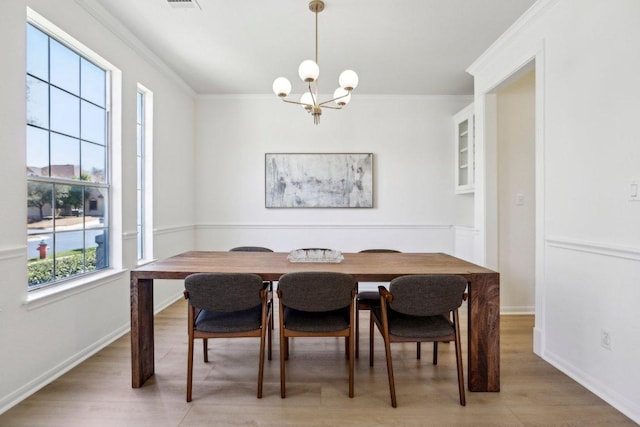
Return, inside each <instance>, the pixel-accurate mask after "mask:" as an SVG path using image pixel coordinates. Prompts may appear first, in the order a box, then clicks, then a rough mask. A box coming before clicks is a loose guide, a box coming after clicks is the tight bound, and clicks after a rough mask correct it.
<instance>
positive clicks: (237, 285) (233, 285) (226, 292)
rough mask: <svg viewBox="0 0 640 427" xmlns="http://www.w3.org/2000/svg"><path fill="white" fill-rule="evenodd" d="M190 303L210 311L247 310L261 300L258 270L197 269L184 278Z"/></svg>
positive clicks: (260, 280) (261, 287) (260, 281)
mask: <svg viewBox="0 0 640 427" xmlns="http://www.w3.org/2000/svg"><path fill="white" fill-rule="evenodd" d="M184 287H185V289H186V290H187V292H188V293H189V295H188V298H189V304H191V305H192V306H194V307H198V308H203V309H205V310H209V311H218V312H232V311H240V310H247V309H249V308H252V307H255V306H257V305H260V304H261V303H262V299H261V297H260V291H261V290H262V289H263V288H264V285H263V283H262V278H261V277H260V276H258V275H257V274H244V273H197V274H191V275H189V276H187V278H186V279H184Z"/></svg>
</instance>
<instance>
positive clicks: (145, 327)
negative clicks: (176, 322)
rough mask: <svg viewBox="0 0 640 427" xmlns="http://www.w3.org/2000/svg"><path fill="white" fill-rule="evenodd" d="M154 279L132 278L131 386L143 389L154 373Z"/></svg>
mask: <svg viewBox="0 0 640 427" xmlns="http://www.w3.org/2000/svg"><path fill="white" fill-rule="evenodd" d="M153 353H154V351H153V279H137V278H131V386H132V387H133V388H139V387H142V385H143V384H144V382H145V381H146V380H147V379H149V377H151V376H152V375H153V372H154V354H153Z"/></svg>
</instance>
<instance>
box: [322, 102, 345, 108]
mask: <svg viewBox="0 0 640 427" xmlns="http://www.w3.org/2000/svg"><path fill="white" fill-rule="evenodd" d="M327 102H329V101H327ZM323 104H325V103H324V102H323V103H322V104H320V108H330V109H332V110H342V105H340V106H339V107H334V106H332V105H323Z"/></svg>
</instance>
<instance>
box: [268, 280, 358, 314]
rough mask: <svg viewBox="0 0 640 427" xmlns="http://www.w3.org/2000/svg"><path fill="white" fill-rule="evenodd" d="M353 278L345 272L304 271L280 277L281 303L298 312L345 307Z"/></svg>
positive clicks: (351, 289) (353, 287) (351, 290)
mask: <svg viewBox="0 0 640 427" xmlns="http://www.w3.org/2000/svg"><path fill="white" fill-rule="evenodd" d="M355 289H356V281H355V280H354V279H353V277H352V276H350V275H348V274H344V273H334V272H319V271H305V272H294V273H287V274H284V275H283V276H281V277H280V280H279V281H278V290H279V291H280V302H281V303H282V304H284V306H285V307H289V308H293V309H295V310H301V311H313V312H321V311H332V310H338V309H340V308H344V307H348V306H349V304H351V302H352V300H353V295H352V292H353V291H354V290H355Z"/></svg>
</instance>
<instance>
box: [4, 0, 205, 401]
mask: <svg viewBox="0 0 640 427" xmlns="http://www.w3.org/2000/svg"><path fill="white" fill-rule="evenodd" d="M89 3H90V2H89ZM27 6H29V7H31V8H32V9H34V10H35V11H36V12H38V13H39V14H40V15H42V16H44V17H45V18H46V19H48V20H49V21H51V22H52V23H53V24H55V25H56V26H57V27H59V28H60V29H62V30H63V31H65V32H66V33H68V34H69V35H70V36H72V37H74V38H75V39H77V40H79V41H80V42H82V43H83V44H84V45H85V46H87V47H88V48H90V49H91V50H93V51H94V52H96V53H97V54H98V55H100V56H101V57H103V58H104V59H105V60H106V61H108V62H110V63H111V64H113V65H114V66H115V67H117V68H119V69H120V71H121V75H122V92H121V93H120V94H118V95H119V96H120V97H121V98H122V100H123V103H122V113H121V117H119V119H121V122H122V130H121V133H120V134H117V135H114V141H119V144H120V145H121V148H122V150H121V151H122V163H121V164H118V165H114V168H115V170H116V177H114V178H117V179H116V180H120V181H121V182H122V184H121V188H114V191H115V192H116V193H117V192H121V193H122V199H123V200H122V206H121V212H114V216H121V217H122V227H121V228H122V230H121V233H120V235H117V236H114V239H116V243H118V244H119V245H121V246H122V250H123V257H122V260H119V259H117V260H113V261H114V263H115V264H121V265H122V266H123V267H124V270H122V272H121V273H119V274H116V275H114V276H111V277H110V278H109V279H108V280H103V281H99V282H94V283H91V284H89V285H88V286H85V287H83V288H80V289H75V290H71V291H68V292H66V293H63V294H59V295H58V296H57V297H51V298H44V299H41V300H40V301H39V302H38V303H31V304H27V305H25V304H24V302H25V301H26V300H27V285H26V283H27V277H26V175H25V164H26V163H25V93H24V87H25V83H24V82H25V72H26V71H25V26H26V7H27ZM1 9H2V10H1V11H0V39H2V40H3V42H2V43H1V44H0V57H2V58H4V59H5V60H4V61H3V66H2V67H0V93H1V94H2V97H1V98H0V161H1V162H2V164H1V167H0V181H1V182H2V185H1V186H0V199H1V200H2V201H3V207H2V210H1V211H0V271H2V275H0V288H1V289H2V292H0V342H2V343H3V344H2V351H0V378H2V380H1V381H0V412H3V411H4V410H5V409H7V408H8V407H10V406H12V405H13V404H15V403H16V402H17V401H19V400H20V399H22V398H24V397H25V396H27V395H28V394H30V393H32V392H33V391H35V390H36V389H37V388H39V387H41V386H43V385H45V384H46V383H47V382H48V381H50V380H51V379H53V378H55V377H56V376H58V375H60V374H61V373H63V372H64V371H65V370H67V369H69V368H70V367H72V366H73V365H74V364H76V363H78V361H80V360H82V359H83V358H85V357H87V356H88V355H90V354H91V353H92V352H94V351H96V350H98V349H99V348H100V347H101V346H104V345H106V344H108V342H110V341H111V340H113V339H114V338H116V337H117V336H119V335H121V334H123V333H125V332H126V331H127V329H128V328H129V322H130V321H129V279H128V270H127V269H128V268H130V267H133V266H135V265H136V262H137V261H136V238H135V237H136V236H135V230H136V207H135V206H136V203H135V200H136V199H135V197H136V191H135V190H136V163H135V155H136V147H135V141H136V88H137V84H138V82H139V83H142V84H143V85H145V86H146V87H147V88H149V89H150V90H151V91H153V92H154V95H155V128H154V131H155V132H154V134H155V148H154V158H155V173H154V179H155V181H156V186H155V194H154V196H155V197H154V199H155V200H154V212H155V227H156V228H157V233H156V239H155V242H156V243H155V253H156V256H160V257H164V256H168V255H172V254H175V253H178V252H182V251H185V250H188V249H192V248H193V245H194V235H193V234H194V231H193V223H194V215H193V213H192V210H191V209H184V207H185V206H187V207H189V206H193V205H194V189H193V187H194V180H193V178H194V177H193V163H194V159H193V153H194V126H193V121H194V116H195V114H194V107H195V106H194V100H193V94H192V93H191V91H190V90H189V89H188V88H187V87H186V86H185V85H184V83H182V82H181V81H180V80H179V79H178V78H176V77H175V76H174V75H173V74H172V73H171V72H170V71H168V70H166V69H164V68H163V67H162V66H161V65H159V64H157V63H155V62H154V59H153V57H151V56H148V55H147V54H146V53H145V51H144V49H142V50H140V49H134V48H133V47H132V46H135V42H131V41H126V42H125V41H124V40H126V38H124V39H121V38H119V37H116V36H115V35H114V34H113V33H112V32H111V31H110V30H109V29H108V28H107V27H106V26H105V25H106V24H105V23H108V19H106V18H104V17H102V16H100V14H99V10H97V11H95V10H94V11H93V12H92V13H97V14H98V15H97V18H96V17H94V16H92V15H90V14H89V13H87V11H86V10H84V9H83V8H81V7H80V6H79V4H78V3H77V2H76V1H73V0H59V1H55V2H51V1H49V0H28V1H27V0H12V1H8V2H2V6H1ZM167 171H171V174H167V173H166V172H167ZM114 206H115V207H117V205H114ZM114 246H118V245H114ZM120 261H121V262H120ZM163 285H164V284H163ZM180 291H181V284H180V283H173V284H167V285H164V286H162V285H161V286H158V287H156V293H155V298H156V299H155V301H156V308H160V307H161V306H162V305H163V304H167V303H169V302H170V301H172V300H173V299H175V297H176V296H177V295H178V294H179V292H180ZM31 296H33V294H32V295H31Z"/></svg>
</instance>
